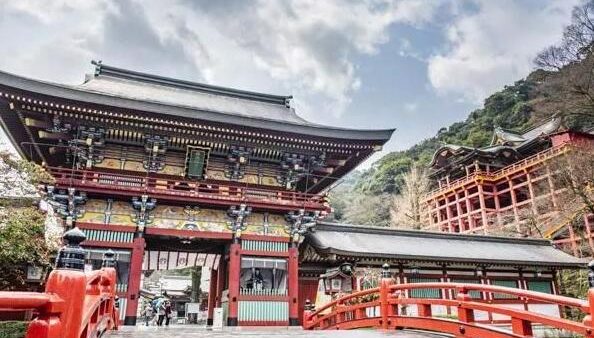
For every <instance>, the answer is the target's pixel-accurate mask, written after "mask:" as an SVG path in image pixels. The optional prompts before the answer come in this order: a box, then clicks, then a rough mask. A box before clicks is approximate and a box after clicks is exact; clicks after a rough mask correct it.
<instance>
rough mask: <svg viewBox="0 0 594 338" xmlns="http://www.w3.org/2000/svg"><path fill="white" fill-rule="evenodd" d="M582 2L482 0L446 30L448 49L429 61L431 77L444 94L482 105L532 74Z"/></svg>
mask: <svg viewBox="0 0 594 338" xmlns="http://www.w3.org/2000/svg"><path fill="white" fill-rule="evenodd" d="M577 3H578V0H571V1H569V0H568V1H553V2H549V3H545V2H531V3H527V2H522V1H512V0H500V1H491V0H477V1H476V5H477V7H478V10H477V11H476V12H474V13H470V14H468V13H466V14H464V13H462V14H460V16H459V17H458V18H457V19H455V20H454V21H453V23H452V24H451V25H450V26H449V27H448V28H447V36H446V39H447V41H448V45H449V48H447V50H446V51H445V52H443V53H439V54H436V55H434V56H432V57H431V58H430V59H429V66H428V76H429V80H430V82H431V84H432V86H433V87H434V88H435V89H436V90H437V91H438V92H440V93H444V94H455V95H458V96H461V97H463V98H464V99H466V100H470V101H472V102H475V103H479V102H480V101H482V100H483V99H484V98H485V97H486V96H488V95H489V94H490V93H492V92H493V91H495V90H497V89H499V88H501V87H503V86H504V85H506V84H509V83H512V82H513V81H515V80H518V79H519V78H522V77H524V76H526V75H527V74H528V72H529V71H530V70H531V69H532V67H533V63H532V61H533V59H534V57H535V56H536V54H537V53H538V52H539V51H541V50H542V49H543V48H545V47H547V46H549V45H551V44H553V43H555V42H557V41H558V40H559V39H560V37H561V34H562V31H563V27H564V26H565V25H567V23H568V22H569V17H570V13H571V9H572V7H573V6H574V5H576V4H577Z"/></svg>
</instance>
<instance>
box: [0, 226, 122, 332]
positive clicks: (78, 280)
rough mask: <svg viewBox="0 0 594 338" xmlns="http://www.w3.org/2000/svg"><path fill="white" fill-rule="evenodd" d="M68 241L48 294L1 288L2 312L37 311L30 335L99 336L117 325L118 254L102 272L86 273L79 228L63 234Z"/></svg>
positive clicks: (108, 256) (107, 260)
mask: <svg viewBox="0 0 594 338" xmlns="http://www.w3.org/2000/svg"><path fill="white" fill-rule="evenodd" d="M64 238H65V240H66V241H68V245H67V246H66V247H65V248H63V249H62V250H61V251H60V253H59V254H58V258H57V261H56V269H55V270H53V271H52V272H51V273H50V275H49V277H48V280H47V283H46V288H45V292H43V293H37V292H6V291H4V292H0V311H22V310H33V312H34V313H35V316H34V319H33V320H32V321H31V322H30V323H29V326H28V328H27V332H26V335H25V337H26V338H90V337H100V336H102V335H103V334H104V333H105V332H107V331H108V330H115V329H117V327H118V311H117V305H116V271H115V269H114V266H115V260H114V253H113V252H108V253H106V254H105V256H104V260H103V268H101V270H95V271H91V272H89V273H85V272H84V255H85V253H84V251H83V250H82V249H81V248H80V246H79V245H78V244H79V243H80V242H82V241H83V240H84V239H85V237H84V234H83V233H82V232H81V231H80V230H78V229H77V228H75V229H72V230H70V231H68V232H66V234H65V235H64Z"/></svg>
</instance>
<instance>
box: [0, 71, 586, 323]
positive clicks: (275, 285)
mask: <svg viewBox="0 0 594 338" xmlns="http://www.w3.org/2000/svg"><path fill="white" fill-rule="evenodd" d="M94 64H95V66H96V68H95V72H94V74H91V75H89V76H88V77H87V79H86V81H85V82H84V83H83V84H81V85H76V86H68V85H60V84H54V83H48V82H42V81H37V80H32V79H28V78H23V77H20V76H16V75H12V74H8V73H3V72H0V120H1V123H2V127H3V129H4V130H5V131H6V133H7V135H8V137H9V139H10V140H11V141H12V143H13V144H14V145H15V147H16V149H17V150H18V152H19V153H20V155H21V156H22V157H23V158H26V159H29V160H32V161H34V162H36V163H39V164H42V165H43V166H44V167H45V168H46V170H47V171H48V172H49V173H51V174H52V176H53V177H54V178H55V183H53V184H51V185H46V186H44V187H43V189H44V191H43V193H44V196H45V198H46V199H47V200H48V201H49V202H50V204H51V205H52V206H53V208H54V210H55V211H56V212H57V213H58V214H59V215H60V216H61V217H62V219H63V221H64V227H65V228H69V227H73V226H76V227H78V228H80V229H81V230H82V231H83V232H84V233H85V235H86V240H85V241H84V242H83V243H82V246H83V248H85V250H86V251H87V257H86V260H87V265H90V266H93V267H95V268H98V267H99V266H100V264H101V257H102V255H103V253H104V252H105V251H107V250H109V249H111V250H113V251H115V253H116V260H117V283H118V287H117V291H118V295H119V297H120V314H121V320H122V321H123V323H125V324H132V325H133V324H135V323H136V317H137V313H138V312H139V309H138V307H139V297H140V295H141V293H140V282H141V275H142V273H143V272H144V271H152V270H165V269H178V268H183V267H193V266H206V267H209V268H210V271H211V276H210V281H211V282H210V290H209V293H208V320H209V323H212V320H213V310H214V308H216V307H221V308H223V313H224V318H225V322H226V324H227V325H230V326H235V325H298V324H299V320H300V316H301V313H302V312H303V311H302V310H303V306H304V304H305V302H306V300H307V299H311V300H312V301H314V300H323V299H324V297H332V296H333V295H336V294H338V293H341V292H351V291H353V290H357V289H361V288H365V287H371V286H373V283H374V282H373V280H369V279H368V278H367V277H365V276H366V275H365V274H361V271H364V270H365V269H367V268H370V269H376V268H378V267H379V266H381V265H382V264H385V263H388V264H390V266H391V269H392V273H393V274H394V276H395V277H396V278H397V280H398V281H400V282H407V281H408V282H415V281H416V282H422V281H453V280H464V281H468V282H473V283H488V284H496V285H505V286H513V287H518V288H522V289H530V290H539V291H542V292H548V293H557V290H558V289H557V286H556V284H555V274H556V271H557V270H558V269H561V268H571V269H573V268H580V267H582V266H583V264H582V262H581V261H579V260H577V259H576V258H574V257H572V256H569V255H567V254H565V253H563V252H561V251H559V250H556V249H554V248H553V247H552V246H551V245H550V243H549V242H548V241H543V240H527V239H504V238H498V237H486V236H468V235H464V236H462V235H455V234H445V233H428V232H418V231H416V232H415V231H396V230H379V229H371V228H369V227H361V226H346V225H338V224H329V223H325V222H323V221H322V219H323V218H324V216H325V215H327V214H328V213H329V212H330V211H331V209H330V206H329V204H328V202H327V200H326V192H327V190H328V189H329V188H330V187H331V186H332V185H334V184H336V183H337V182H338V180H340V178H341V177H343V176H344V175H345V174H347V173H348V172H349V171H351V170H352V169H353V168H355V167H356V166H357V165H358V164H359V163H361V162H362V161H363V160H365V159H366V158H368V157H369V156H370V155H371V154H373V153H374V152H376V151H379V150H381V148H382V146H383V145H384V144H385V143H386V142H387V141H388V140H389V138H390V137H391V135H392V132H393V130H392V129H387V130H355V129H344V128H335V127H329V126H321V125H317V124H313V123H310V122H308V121H305V120H303V119H302V118H300V117H299V116H298V115H297V114H296V112H295V110H294V108H292V106H291V97H290V96H279V95H269V94H262V93H255V92H249V91H243V90H236V89H230V88H223V87H216V86H211V85H205V84H200V83H194V82H188V81H182V80H177V79H172V78H167V77H161V76H156V75H151V74H145V73H140V72H135V71H130V70H125V69H120V68H115V67H111V66H107V65H104V64H102V63H100V62H98V63H94ZM440 224H441V223H440ZM423 243H430V244H428V245H424V244H423ZM501 248H506V249H505V250H503V251H502V252H500V253H501V255H498V254H497V253H498V252H499V251H500V249H501ZM418 292H420V293H419V295H420V296H423V295H424V296H427V297H435V296H439V297H443V298H448V297H452V295H451V294H446V293H443V294H438V295H436V294H435V292H436V291H435V290H422V289H421V290H419V291H418ZM438 293H439V291H438ZM473 297H477V298H476V299H481V300H485V301H495V302H507V303H514V302H515V303H517V304H516V305H517V306H524V307H529V306H534V307H542V304H527V303H525V302H523V301H521V300H519V299H515V300H514V299H498V298H497V297H498V296H497V295H491V294H486V293H485V294H480V295H479V294H477V295H474V296H473ZM515 303H514V304H515ZM436 311H437V310H436ZM440 311H442V312H443V313H444V314H450V313H451V312H452V311H453V310H452V309H448V308H443V309H441V310H440ZM542 311H548V312H555V311H557V312H555V313H558V311H559V309H558V307H557V308H555V306H553V307H552V308H543V309H542ZM484 320H491V321H493V320H496V318H484Z"/></svg>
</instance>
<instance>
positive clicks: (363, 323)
mask: <svg viewBox="0 0 594 338" xmlns="http://www.w3.org/2000/svg"><path fill="white" fill-rule="evenodd" d="M414 289H439V290H442V292H445V291H448V290H453V291H454V295H455V299H441V298H440V299H437V298H413V297H410V296H409V295H410V294H411V293H410V292H408V291H410V290H414ZM470 291H479V292H488V293H496V294H498V295H508V296H511V297H517V298H518V299H520V300H521V301H522V302H523V303H528V302H538V303H547V304H554V305H557V306H559V307H570V308H576V309H578V310H579V311H581V312H583V313H584V314H585V315H586V317H585V319H584V320H583V321H582V322H578V321H573V320H569V319H564V318H559V317H555V316H551V315H546V314H543V313H538V312H533V311H529V310H523V309H516V308H511V307H506V306H505V305H504V304H493V303H488V302H484V301H480V300H476V299H472V298H471V296H470V295H469V292H470ZM436 305H438V306H449V307H453V308H456V309H457V316H452V317H444V316H439V315H434V314H433V312H432V306H436ZM411 306H414V307H416V314H415V315H407V313H406V312H407V311H406V310H403V309H406V308H409V307H411ZM593 307H594V290H592V289H591V290H590V293H589V295H588V300H587V301H586V300H580V299H574V298H569V297H563V296H558V295H551V294H545V293H540V292H534V291H527V290H520V289H515V288H507V287H501V286H492V285H484V284H461V283H409V284H392V283H391V280H390V279H386V278H384V279H382V283H381V286H380V287H378V288H373V289H368V290H364V291H360V292H357V293H353V294H350V295H347V296H344V297H342V298H339V299H337V300H335V301H332V302H330V303H328V304H326V305H324V306H322V307H321V308H319V309H309V310H307V309H306V310H305V313H304V317H303V318H304V323H303V327H304V328H305V329H308V330H328V329H333V330H335V329H357V328H364V327H375V328H382V329H394V328H414V329H422V330H429V331H435V332H440V333H446V334H451V335H455V336H456V337H481V338H491V337H532V336H533V326H532V325H533V324H540V325H543V326H545V327H549V328H552V329H556V330H564V331H567V332H571V333H573V334H578V335H582V336H584V337H594V335H593V332H594V331H593V330H594V325H593V323H592V319H591V314H592V312H593V310H594V309H593ZM475 311H482V312H483V313H487V314H489V316H493V315H495V316H498V317H500V318H508V319H507V320H506V321H505V322H507V324H508V325H507V326H506V325H501V324H505V323H499V324H498V325H494V324H490V323H488V322H487V323H485V322H483V321H479V320H476V319H475Z"/></svg>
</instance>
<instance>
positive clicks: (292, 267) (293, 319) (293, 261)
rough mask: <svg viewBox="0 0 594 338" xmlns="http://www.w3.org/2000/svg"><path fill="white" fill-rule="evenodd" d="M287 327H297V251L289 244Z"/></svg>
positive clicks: (295, 245) (292, 244) (295, 246)
mask: <svg viewBox="0 0 594 338" xmlns="http://www.w3.org/2000/svg"><path fill="white" fill-rule="evenodd" d="M288 268H289V269H288V272H289V273H288V282H289V283H288V284H289V285H288V286H289V288H288V290H287V291H288V295H289V325H291V326H298V325H299V302H298V301H297V300H298V299H299V249H298V248H297V243H291V247H290V248H289V262H288Z"/></svg>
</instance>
